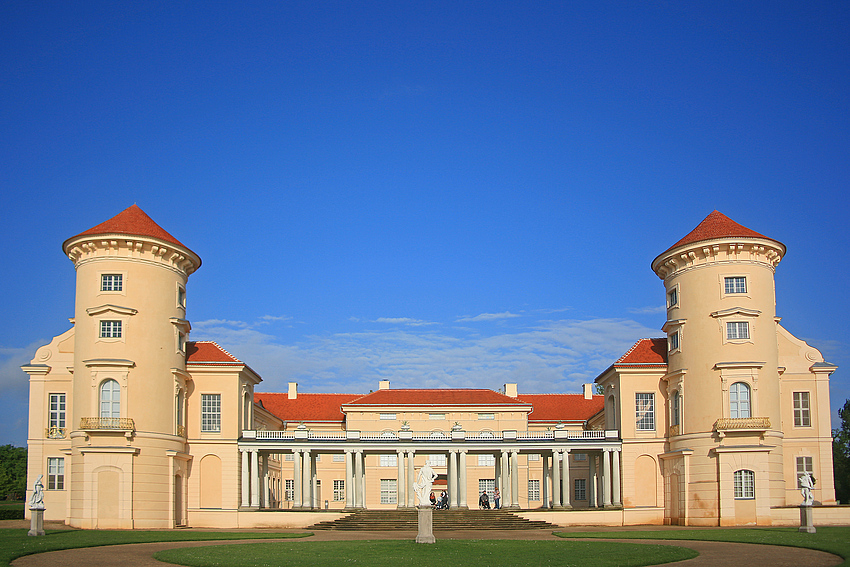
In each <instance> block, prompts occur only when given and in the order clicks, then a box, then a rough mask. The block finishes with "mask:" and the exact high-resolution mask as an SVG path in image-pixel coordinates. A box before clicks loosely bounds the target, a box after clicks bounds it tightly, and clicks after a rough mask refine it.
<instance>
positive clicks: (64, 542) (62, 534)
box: [0, 529, 312, 567]
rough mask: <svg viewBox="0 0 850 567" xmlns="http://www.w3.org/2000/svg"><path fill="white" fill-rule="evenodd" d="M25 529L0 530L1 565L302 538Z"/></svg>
mask: <svg viewBox="0 0 850 567" xmlns="http://www.w3.org/2000/svg"><path fill="white" fill-rule="evenodd" d="M27 531H28V530H27V529H0V566H2V567H6V566H8V565H9V563H11V561H12V560H14V559H17V558H18V557H21V556H24V555H29V554H31V553H41V552H43V551H59V550H60V549H74V548H77V547H96V546H99V545H117V544H122V543H151V542H156V541H208V540H225V539H268V538H286V537H304V536H308V535H312V534H309V533H305V534H280V533H270V532H237V533H234V532H191V531H182V530H178V531H170V530H162V531H136V530H133V531H112V530H57V531H48V532H47V535H45V536H41V537H30V536H28V535H27Z"/></svg>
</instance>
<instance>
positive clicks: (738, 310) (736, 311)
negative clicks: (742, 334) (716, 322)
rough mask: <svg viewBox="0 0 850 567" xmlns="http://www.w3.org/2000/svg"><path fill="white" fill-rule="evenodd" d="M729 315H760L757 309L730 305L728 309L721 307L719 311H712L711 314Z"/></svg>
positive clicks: (716, 315)
mask: <svg viewBox="0 0 850 567" xmlns="http://www.w3.org/2000/svg"><path fill="white" fill-rule="evenodd" d="M730 315H744V316H746V317H758V316H759V315H761V311H759V310H758V309H746V308H744V307H731V308H729V309H723V310H720V311H713V312H712V313H711V316H712V317H714V318H718V317H728V316H730Z"/></svg>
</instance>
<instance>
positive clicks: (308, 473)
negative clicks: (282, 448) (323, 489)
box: [301, 449, 313, 508]
mask: <svg viewBox="0 0 850 567" xmlns="http://www.w3.org/2000/svg"><path fill="white" fill-rule="evenodd" d="M312 465H313V457H312V456H311V455H310V449H304V452H303V454H302V455H301V506H302V507H304V508H312V507H313V494H312V492H313V491H312V490H311V489H312V488H313V470H312V469H313V466H312Z"/></svg>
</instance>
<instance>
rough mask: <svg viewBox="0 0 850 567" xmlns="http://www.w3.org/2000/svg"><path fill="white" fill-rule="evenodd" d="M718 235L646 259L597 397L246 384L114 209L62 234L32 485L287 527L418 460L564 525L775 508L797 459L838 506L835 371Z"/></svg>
mask: <svg viewBox="0 0 850 567" xmlns="http://www.w3.org/2000/svg"><path fill="white" fill-rule="evenodd" d="M709 218H710V219H711V218H712V217H709ZM723 218H724V219H725V217H723ZM707 220H708V219H707ZM715 220H717V219H715ZM720 220H721V221H722V223H725V221H723V219H720ZM726 220H728V219H726ZM729 222H731V221H729ZM722 223H721V224H722ZM733 224H734V223H733ZM701 226H702V225H701ZM724 226H726V225H725V224H724ZM736 226H738V225H736ZM741 228H743V227H741ZM744 230H745V231H746V230H748V229H744ZM732 232H733V234H732V235H731V236H718V235H716V234H713V233H711V231H709V232H708V233H705V232H701V233H699V234H698V235H697V237H695V238H691V239H690V240H689V239H688V238H687V237H686V239H683V241H681V242H680V243H678V244H677V245H675V246H674V247H672V248H671V249H669V250H668V251H667V252H665V253H663V254H662V255H660V256H659V257H658V258H656V260H655V261H654V262H653V264H652V266H653V270H654V271H655V272H656V274H658V275H659V277H660V278H661V279H662V280H663V282H664V288H665V293H666V296H667V299H668V310H667V322H666V324H665V325H664V327H663V331H664V332H665V333H666V334H667V338H666V339H645V340H643V341H640V342H639V343H637V344H636V345H635V347H633V349H632V350H630V351H629V352H628V353H626V354H625V355H624V356H623V357H622V358H621V359H620V360H618V361H617V362H615V363H614V364H613V365H612V366H611V367H610V368H609V369H608V370H606V371H605V372H604V373H603V374H601V375H600V376H599V377H598V378H597V385H598V386H599V387H601V388H602V391H603V392H604V394H603V395H601V396H600V395H594V394H593V393H592V392H591V387H590V385H588V387H587V388H586V389H585V391H584V392H582V393H579V394H572V395H565V394H535V395H528V394H525V395H524V394H523V393H522V392H521V391H520V390H521V384H520V385H517V384H507V385H505V386H504V388H503V389H501V390H500V391H493V390H461V389H458V390H419V391H417V390H403V389H402V390H396V389H392V388H391V387H390V383H389V381H386V380H383V381H380V382H378V384H377V385H376V386H377V387H376V389H375V391H374V392H373V393H370V394H367V395H357V394H352V395H341V394H304V393H300V392H298V388H297V385H296V384H291V385H290V388H289V391H288V392H286V393H282V394H263V393H261V392H259V391H256V392H255V388H256V387H257V386H258V385H259V384H260V383H261V378H260V377H259V376H258V375H257V374H256V373H255V372H254V371H253V370H252V369H251V368H250V367H249V366H248V365H247V364H245V363H244V362H242V361H240V360H238V359H236V358H235V357H233V356H232V355H231V354H230V353H228V352H227V351H226V350H224V349H223V348H221V347H220V346H219V345H217V344H215V343H211V342H203V341H200V342H192V341H189V340H188V336H189V333H190V331H191V325H190V323H189V321H188V320H187V317H186V302H187V288H188V287H189V285H188V279H189V276H190V275H191V274H192V273H193V272H194V271H195V270H197V269H198V267H199V266H200V263H201V261H200V258H198V256H197V255H195V254H194V253H193V252H192V251H191V250H189V249H188V248H187V247H186V246H184V245H183V244H181V243H180V242H179V241H177V240H176V239H174V237H172V236H171V235H170V234H168V233H167V232H165V231H164V230H163V229H161V228H160V227H159V226H158V225H156V224H155V223H154V222H153V221H152V220H151V219H150V218H149V217H147V215H145V214H144V213H143V212H142V211H141V210H140V209H138V208H137V207H135V206H134V207H131V208H130V209H127V210H126V211H124V212H122V213H121V214H120V215H118V216H117V217H115V218H113V219H110V220H109V221H107V222H105V223H103V224H102V225H98V226H97V227H94V228H93V229H90V230H89V231H86V232H84V233H82V234H80V235H78V236H76V237H73V238H71V239H69V240H67V241H66V242H65V243H64V246H63V249H64V251H65V253H66V254H67V255H68V257H69V259H70V260H71V261H72V262H73V264H74V267H75V269H76V278H77V284H76V297H75V316H74V319H72V321H71V322H72V328H71V329H69V330H68V331H66V332H65V333H63V334H61V335H59V336H57V337H56V338H54V339H53V341H51V343H50V344H48V345H45V346H43V347H41V348H40V349H38V351H37V352H36V353H35V356H34V358H33V360H32V362H31V363H30V364H29V365H27V366H25V367H24V370H25V371H26V372H27V373H28V374H29V376H30V407H29V433H28V435H29V441H28V444H29V464H28V484H29V485H30V486H32V483H33V482H34V481H35V478H36V477H37V476H38V475H40V474H44V475H45V479H46V482H45V487H46V490H45V505H46V512H45V518H46V519H50V520H62V521H65V522H66V523H68V524H69V525H71V526H75V527H81V528H128V529H130V528H169V527H175V526H182V525H192V526H209V527H263V526H281V527H301V526H307V525H310V524H311V523H313V522H315V521H317V520H316V519H317V518H318V517H320V516H321V519H328V518H327V516H326V514H317V513H316V512H317V511H318V510H324V509H328V510H330V511H334V512H338V513H339V514H343V513H346V512H348V511H351V510H357V509H361V508H368V509H395V508H407V507H413V506H415V505H416V504H418V502H417V501H416V499H415V498H414V494H413V490H412V484H413V482H414V480H415V477H416V474H417V473H418V471H419V470H420V469H421V467H422V466H423V465H424V464H425V463H426V462H428V463H430V464H431V465H432V466H433V468H434V469H435V472H436V473H437V474H438V479H437V483H436V484H435V486H434V491H435V492H436V493H437V494H439V493H440V492H442V491H443V490H445V491H446V492H447V498H448V500H449V503H450V506H451V507H453V508H464V507H470V508H475V507H477V505H478V496H479V495H480V493H481V491H482V490H484V491H486V492H487V493H488V494H489V495H491V498H492V494H493V490H494V489H495V488H499V490H500V491H501V504H502V506H503V507H506V508H513V509H517V510H520V509H522V510H538V513H542V512H540V511H541V510H546V511H547V512H546V513H547V514H548V515H549V516H551V518H553V519H554V520H551V521H556V523H560V524H565V525H566V524H579V523H603V524H604V523H610V524H646V523H649V524H652V523H655V524H660V523H678V524H687V525H741V524H743V525H746V524H760V525H768V524H781V523H783V522H784V523H787V522H788V521H789V520H788V513H787V511H786V510H787V508H784V507H785V506H793V505H796V504H797V503H799V491H798V488H797V485H796V483H797V472H798V468H799V467H800V466H802V467H803V468H807V469H808V470H811V472H813V474H814V476H815V477H816V478H817V480H818V482H817V484H816V486H815V498H816V500H817V501H818V502H819V503H822V504H824V505H829V504H834V501H835V500H834V490H833V482H832V461H831V454H832V453H831V436H830V423H829V375H830V373H831V372H832V371H833V370H834V369H835V367H834V366H832V365H830V364H827V363H825V362H824V360H823V357H822V356H821V354H820V353H819V352H818V351H817V350H816V349H814V348H812V347H810V346H809V345H807V344H806V343H804V342H803V341H800V340H799V339H797V338H795V337H794V336H793V335H791V334H790V333H789V332H788V331H786V330H785V329H784V328H783V327H782V326H781V325H780V324H779V319H778V318H777V317H776V313H775V297H774V288H773V285H774V280H773V275H774V271H775V269H776V266H777V264H778V263H779V260H780V259H781V258H782V256H783V255H784V253H785V249H784V246H783V245H781V244H780V243H778V242H776V241H774V240H772V239H769V238H766V237H763V236H761V235H755V236H753V234H755V233H753V234H750V233H751V232H752V231H749V232H744V233H743V235H741V234H735V231H732ZM706 234H707V236H706ZM730 278H731V279H730ZM730 284H731V285H732V287H731V288H729V287H728V286H729V285H730ZM735 286H737V287H735ZM730 333H731V334H730ZM674 337H675V338H674ZM744 397H746V400H744ZM795 404H796V410H795ZM650 414H651V416H650ZM650 417H651V419H650ZM742 471H743V472H742ZM491 504H492V499H491ZM835 510H841V509H840V508H835ZM272 512H273V513H272ZM819 514H820V516H817V515H816V518H817V517H828V518H830V521H831V522H833V523H835V522H841V521H842V520H841V518H842V517H843V516H842V515H841V513H840V512H829V513H826V512H819ZM549 516H547V518H548V517H549ZM847 519H848V521H850V518H847Z"/></svg>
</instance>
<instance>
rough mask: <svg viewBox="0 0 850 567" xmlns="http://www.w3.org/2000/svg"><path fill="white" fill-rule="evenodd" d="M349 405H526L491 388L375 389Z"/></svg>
mask: <svg viewBox="0 0 850 567" xmlns="http://www.w3.org/2000/svg"><path fill="white" fill-rule="evenodd" d="M349 405H386V406H480V405H497V406H498V405H502V406H504V405H512V406H516V405H527V404H525V403H524V402H521V401H519V400H517V399H516V398H511V397H509V396H506V395H504V394H500V393H499V392H495V391H493V390H473V389H468V390H467V389H440V390H424V389H422V390H405V389H398V390H377V391H375V392H372V393H371V394H367V395H365V396H362V397H360V398H358V399H357V400H355V401H352V402H349Z"/></svg>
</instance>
